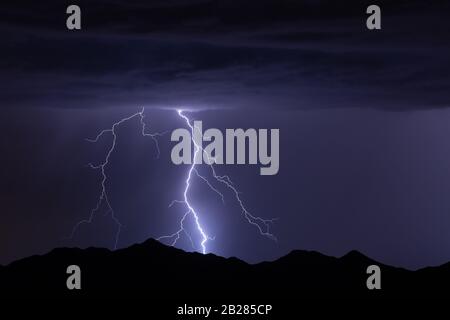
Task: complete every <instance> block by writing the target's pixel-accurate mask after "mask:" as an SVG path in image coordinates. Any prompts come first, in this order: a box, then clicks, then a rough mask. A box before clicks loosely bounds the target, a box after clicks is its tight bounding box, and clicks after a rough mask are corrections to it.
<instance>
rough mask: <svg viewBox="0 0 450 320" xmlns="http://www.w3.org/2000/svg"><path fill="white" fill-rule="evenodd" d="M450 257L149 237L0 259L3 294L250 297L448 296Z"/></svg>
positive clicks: (184, 297)
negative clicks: (253, 247)
mask: <svg viewBox="0 0 450 320" xmlns="http://www.w3.org/2000/svg"><path fill="white" fill-rule="evenodd" d="M372 264H376V265H378V266H379V267H380V268H381V290H368V289H367V286H366V280H367V278H368V277H369V275H368V274H367V273H366V270H367V267H368V266H369V265H372ZM69 265H78V266H79V267H80V269H81V286H82V288H81V290H68V289H67V287H66V280H67V278H68V277H69V275H68V274H67V273H66V270H67V267H68V266H69ZM449 285H450V263H447V264H444V265H442V266H439V267H428V268H424V269H421V270H417V271H409V270H405V269H402V268H395V267H391V266H387V265H384V264H381V263H378V262H376V261H374V260H372V259H370V258H368V257H366V256H364V255H363V254H361V253H359V252H357V251H351V252H349V253H348V254H346V255H344V256H342V257H340V258H335V257H331V256H326V255H323V254H320V253H318V252H314V251H301V250H296V251H292V252H291V253H289V254H288V255H286V256H284V257H281V258H280V259H278V260H276V261H271V262H262V263H258V264H248V263H246V262H243V261H241V260H239V259H237V258H223V257H219V256H216V255H213V254H206V255H203V254H200V253H195V252H194V253H190V252H184V251H182V250H180V249H176V248H173V247H169V246H165V245H163V244H161V243H160V242H158V241H156V240H152V239H150V240H147V241H145V242H143V243H141V244H135V245H132V246H130V247H128V248H125V249H120V250H116V251H110V250H108V249H101V248H87V249H79V248H58V249H54V250H52V251H51V252H49V253H47V254H45V255H42V256H32V257H28V258H25V259H22V260H18V261H16V262H13V263H11V264H9V265H7V266H0V290H1V291H0V292H1V295H2V297H57V298H108V297H112V298H133V297H155V298H158V299H172V298H178V299H191V298H193V297H195V298H196V299H208V300H211V299H215V300H218V299H229V298H230V294H231V295H232V298H235V299H239V298H246V299H248V298H249V297H252V298H254V299H266V300H267V299H289V298H296V299H297V298H315V297H317V298H322V297H326V298H347V297H348V298H359V299H361V298H362V299H364V298H368V299H372V298H375V299H377V298H429V297H437V298H439V297H442V298H444V297H446V296H447V293H446V291H447V288H448V286H449Z"/></svg>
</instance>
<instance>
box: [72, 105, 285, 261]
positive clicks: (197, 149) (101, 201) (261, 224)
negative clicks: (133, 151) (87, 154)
mask: <svg viewBox="0 0 450 320" xmlns="http://www.w3.org/2000/svg"><path fill="white" fill-rule="evenodd" d="M144 111H145V109H144V108H142V110H141V111H140V112H137V113H135V114H132V115H131V116H129V117H126V118H122V119H121V120H119V121H117V122H116V123H114V124H113V125H112V126H111V128H109V129H105V130H102V131H101V132H100V133H99V134H98V135H97V136H96V137H95V138H94V139H86V140H87V141H88V142H90V143H96V142H98V141H99V140H100V138H101V137H103V136H104V135H106V134H111V136H112V141H111V146H110V147H109V149H108V152H107V153H106V156H105V159H104V160H103V162H101V163H100V164H98V165H93V164H92V163H89V164H88V166H89V167H90V168H91V169H94V170H100V172H101V177H102V180H101V191H100V194H99V196H98V199H97V203H96V205H95V207H94V208H93V209H92V210H91V212H90V215H89V217H88V218H86V219H83V220H80V221H78V222H77V223H76V224H75V226H74V227H73V229H72V232H71V235H70V237H68V238H69V239H72V238H73V237H74V235H75V234H76V232H77V230H78V229H79V228H80V226H82V225H84V224H90V223H92V221H93V219H94V217H95V214H96V213H97V212H98V211H99V210H100V208H101V207H102V205H106V209H107V210H106V213H105V215H108V214H109V215H110V216H111V219H112V220H113V221H114V223H115V224H116V226H117V231H116V234H115V238H114V249H116V248H117V246H118V242H119V237H120V232H121V230H122V226H123V225H122V223H121V222H120V221H119V219H118V218H117V216H116V214H115V212H114V209H113V207H112V205H111V202H110V200H109V197H108V192H107V181H108V176H107V174H106V169H107V167H108V165H109V163H110V158H111V155H112V154H113V152H114V151H115V148H116V144H117V131H116V129H117V128H118V127H119V126H120V125H122V124H124V123H125V122H128V121H130V120H132V119H134V118H139V122H140V126H141V134H142V136H143V137H150V138H151V139H152V140H153V142H154V144H155V148H156V157H157V158H159V156H160V148H159V143H158V137H160V136H162V135H164V134H165V133H166V132H163V133H148V132H146V129H147V127H146V123H145V121H144V118H145V115H144ZM177 114H178V116H179V117H180V118H181V119H183V120H184V121H185V122H186V124H187V126H188V127H189V128H190V130H191V139H192V142H193V144H194V156H193V160H195V159H196V158H197V156H198V155H199V154H200V155H203V154H205V155H206V157H207V159H208V163H207V165H208V166H209V168H210V170H211V176H212V178H213V179H214V180H215V181H216V182H218V183H220V184H222V185H224V186H225V187H226V188H227V189H229V190H230V191H231V192H232V194H233V195H234V197H235V200H236V201H237V203H238V205H239V206H240V209H241V212H242V214H243V217H244V218H245V219H246V221H247V222H248V223H249V224H250V225H253V226H255V227H256V228H257V230H258V231H259V233H260V234H261V235H262V236H266V237H268V238H270V239H272V240H275V241H276V240H277V239H276V237H275V236H274V235H273V234H272V233H271V232H270V226H271V225H272V223H273V222H274V221H275V220H277V219H263V218H261V217H258V216H255V215H252V214H251V213H250V212H249V211H248V210H247V208H246V207H245V205H244V202H243V201H242V199H241V197H240V194H241V193H240V192H239V191H238V189H236V187H235V186H234V184H233V182H232V180H231V179H230V177H229V176H227V175H223V176H220V175H218V174H217V173H216V170H215V168H214V165H213V164H214V160H215V159H214V158H212V157H211V156H210V155H209V154H208V153H207V152H206V151H205V150H204V149H203V148H202V147H201V145H199V144H198V143H197V142H196V141H195V139H194V132H195V130H199V129H198V128H196V127H194V126H193V125H192V124H191V121H190V119H189V118H188V117H187V116H186V115H185V114H184V111H183V110H177ZM194 175H195V176H196V177H198V178H199V179H200V180H202V181H203V182H204V183H205V184H206V185H207V186H208V187H209V188H210V189H211V190H212V191H213V192H215V193H216V194H217V195H218V196H219V197H220V198H221V200H222V202H223V203H225V196H224V194H223V193H222V192H220V191H219V190H218V189H217V188H215V187H214V186H213V184H211V182H210V181H209V180H208V178H206V177H205V176H204V175H201V174H200V173H199V171H198V170H197V168H196V164H195V161H192V165H191V167H190V168H189V170H188V173H187V177H186V180H185V188H184V192H183V200H174V201H172V202H171V203H170V204H169V208H171V207H172V206H173V205H174V204H182V205H183V206H185V208H186V211H185V212H184V214H183V216H182V217H181V219H180V221H179V228H178V230H177V231H176V232H174V233H173V234H170V235H164V236H161V237H159V238H157V240H159V241H162V240H165V239H171V240H172V241H171V245H172V246H175V245H176V244H177V242H178V240H179V239H180V238H181V236H182V234H184V235H186V237H187V238H188V239H189V241H190V243H191V245H192V247H193V248H194V249H195V250H197V247H196V246H195V244H194V240H193V239H192V236H191V235H190V233H189V232H188V231H187V230H186V228H185V225H184V224H185V222H186V219H187V218H188V217H192V218H193V219H194V222H195V227H196V231H197V233H198V234H199V235H200V237H201V241H200V248H201V252H202V253H203V254H205V253H206V252H207V248H206V244H207V242H208V241H209V240H214V237H210V236H208V234H207V233H206V231H205V228H204V226H202V224H201V222H200V217H199V214H198V211H197V210H196V209H195V208H194V207H193V205H192V204H191V202H190V201H189V191H190V187H191V185H192V177H193V176H194Z"/></svg>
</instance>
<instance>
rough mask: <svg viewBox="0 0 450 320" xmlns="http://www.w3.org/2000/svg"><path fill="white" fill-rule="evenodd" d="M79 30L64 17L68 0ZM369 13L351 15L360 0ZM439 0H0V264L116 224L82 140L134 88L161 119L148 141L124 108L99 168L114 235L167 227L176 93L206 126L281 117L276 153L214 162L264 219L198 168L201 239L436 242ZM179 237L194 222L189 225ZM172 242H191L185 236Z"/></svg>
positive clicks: (445, 11)
mask: <svg viewBox="0 0 450 320" xmlns="http://www.w3.org/2000/svg"><path fill="white" fill-rule="evenodd" d="M72 3H76V4H78V5H79V6H80V7H81V10H82V30H80V31H68V30H67V29H66V18H67V15H66V13H65V11H66V8H67V6H68V5H70V4H72ZM372 3H376V4H378V5H379V6H380V7H381V10H382V30H377V31H369V30H367V28H366V18H367V15H366V13H365V11H366V8H367V6H368V5H370V4H372ZM449 14H450V3H449V2H448V1H437V0H432V1H401V0H399V1H376V2H373V1H357V0H351V1H345V4H344V1H340V2H339V1H332V0H315V1H314V0H295V1H294V0H292V1H287V0H286V1H280V0H259V1H206V0H187V1H182V0H171V1H169V0H160V1H143V0H140V1H138V0H134V1H119V0H116V1H98V0H96V1H75V2H73V1H56V0H55V1H3V2H2V3H1V5H0V17H1V18H0V35H1V42H0V115H1V116H0V125H1V128H2V134H1V135H0V149H1V150H2V153H1V160H0V163H1V166H0V200H1V202H0V204H1V206H0V212H1V214H0V264H6V263H9V262H11V261H13V260H15V259H18V258H22V257H25V256H29V255H32V254H42V253H45V252H47V251H48V250H50V249H52V248H54V247H59V246H80V247H87V246H104V247H109V248H111V246H112V245H113V243H114V233H115V231H116V226H115V225H114V223H113V222H112V220H111V218H110V216H108V215H105V212H104V210H103V211H102V210H100V211H99V213H98V214H97V215H96V216H95V219H94V221H93V223H92V224H90V225H83V226H82V227H81V228H80V229H79V230H78V232H77V233H76V234H75V236H74V238H73V239H71V240H66V239H65V238H66V237H67V236H68V235H70V233H71V230H72V228H73V226H74V225H75V224H76V223H77V221H79V220H80V219H85V218H87V217H89V213H90V210H91V209H92V208H93V207H95V204H96V201H97V198H98V196H99V193H100V179H101V176H100V173H99V172H98V171H93V170H91V169H90V168H89V167H88V166H87V164H88V163H91V162H92V163H95V164H98V163H99V162H101V161H102V160H103V159H104V156H105V154H106V152H107V150H108V147H109V145H110V143H111V137H110V136H105V137H104V138H103V139H101V140H100V141H99V142H98V143H97V144H91V143H89V142H87V141H86V140H85V139H86V138H93V137H95V136H96V135H97V133H99V132H100V131H101V130H103V129H107V128H109V127H110V126H111V125H112V124H113V123H114V122H116V121H118V120H120V119H121V118H123V117H126V116H129V115H131V114H133V113H135V112H138V111H140V110H141V108H142V107H145V108H146V109H145V115H146V118H145V121H146V122H147V126H148V129H149V130H150V131H169V134H167V135H165V136H163V137H162V138H161V139H160V146H161V157H160V158H159V159H157V158H156V157H155V154H156V153H155V147H154V144H153V142H152V140H151V139H148V138H144V137H142V136H141V135H140V127H139V121H138V120H137V119H134V120H132V121H130V122H127V123H126V124H124V125H123V126H121V127H120V129H118V133H119V135H118V140H117V148H116V152H115V153H114V154H113V155H112V157H111V165H110V166H109V167H108V169H107V172H108V176H109V180H108V183H107V187H108V193H109V198H110V201H111V204H112V206H113V207H114V209H115V212H116V215H117V217H118V218H119V219H120V220H121V222H122V224H123V229H122V233H121V236H120V241H119V247H121V248H122V247H126V246H129V245H131V244H133V243H136V242H141V241H144V240H146V239H147V238H149V237H158V236H161V235H164V234H170V233H173V232H174V231H176V229H177V226H178V225H177V223H178V222H177V221H178V219H179V218H180V216H181V215H182V214H183V212H184V211H183V208H179V207H178V208H177V207H176V206H175V207H172V208H168V204H169V203H170V202H171V201H172V200H174V199H180V198H181V197H182V193H183V189H184V179H185V176H186V172H187V169H188V166H186V165H181V166H175V165H173V164H172V162H171V160H170V151H171V148H172V147H173V145H174V143H173V142H171V141H170V132H171V131H172V130H174V129H176V128H181V127H185V123H183V121H181V120H180V118H179V117H178V116H177V113H176V112H175V108H179V107H182V108H185V109H189V110H191V112H190V113H189V117H190V118H192V119H197V120H202V121H203V126H204V128H205V129H206V128H220V129H225V128H267V129H270V128H279V129H280V171H279V173H278V174H277V175H274V176H260V175H259V166H250V165H242V166H236V165H235V166H232V165H223V166H217V170H218V172H219V173H220V174H227V175H229V176H230V177H231V178H232V179H233V181H234V182H235V184H236V186H238V188H239V189H240V191H241V192H242V198H243V200H244V201H245V204H246V206H247V208H248V209H249V210H250V211H251V212H252V213H253V214H255V215H258V216H261V217H265V218H273V217H277V218H278V220H277V221H276V223H274V225H273V229H272V232H273V233H274V234H275V235H276V236H277V238H278V241H277V242H274V241H272V240H270V239H267V238H265V237H262V236H261V235H259V234H258V232H257V230H256V229H255V228H254V227H252V226H250V225H248V224H246V223H245V220H244V219H243V217H242V215H241V213H240V210H239V208H238V206H237V204H236V203H235V202H234V201H233V198H232V196H231V194H230V193H227V192H226V190H223V191H224V193H225V195H226V203H225V205H223V204H222V203H221V201H220V198H218V197H217V195H216V194H215V193H214V192H211V190H208V188H207V187H206V186H205V185H204V184H202V183H201V181H199V180H198V179H197V180H195V182H194V184H193V187H192V191H191V199H192V202H193V203H194V204H195V206H196V208H198V211H199V214H200V217H201V219H202V223H203V224H204V225H205V228H206V229H207V230H208V233H209V234H210V235H211V236H214V237H215V240H213V241H210V242H208V251H209V252H212V253H215V254H218V255H223V256H237V257H239V258H241V259H244V260H246V261H249V262H259V261H263V260H273V259H276V258H278V257H280V256H282V255H284V254H286V253H288V252H289V251H291V250H293V249H306V250H317V251H320V252H322V253H324V254H329V255H334V256H340V255H343V254H345V253H346V252H348V251H350V250H352V249H356V250H359V251H361V252H362V253H364V254H366V255H369V256H370V257H372V258H374V259H376V260H379V261H380V262H383V263H386V264H391V265H395V266H403V267H407V268H411V269H415V268H418V267H423V266H428V265H437V264H441V263H444V262H447V261H449V260H450V232H449V230H450V196H449V195H450V141H449V137H450V109H449V107H450V93H449V92H450V41H449V40H450V36H449V35H450V20H449V18H448V16H449ZM193 238H194V240H196V241H198V240H199V239H198V237H196V235H195V233H194V234H193ZM179 247H180V248H183V249H185V250H192V248H191V247H190V243H189V241H188V240H186V239H182V240H181V241H180V243H179Z"/></svg>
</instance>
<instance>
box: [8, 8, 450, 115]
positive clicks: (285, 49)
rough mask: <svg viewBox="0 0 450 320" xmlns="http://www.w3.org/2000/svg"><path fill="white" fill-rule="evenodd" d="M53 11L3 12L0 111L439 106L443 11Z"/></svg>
mask: <svg viewBox="0 0 450 320" xmlns="http://www.w3.org/2000/svg"><path fill="white" fill-rule="evenodd" d="M68 4H69V3H65V2H61V1H40V2H29V1H15V2H14V3H6V4H3V5H2V9H1V11H0V14H1V16H2V22H1V25H2V29H3V31H4V32H3V33H4V34H3V36H2V38H3V42H2V61H1V62H0V68H1V82H2V85H1V87H2V90H1V96H0V98H1V99H2V101H8V102H15V104H17V105H31V104H36V103H39V104H40V105H45V106H52V107H61V106H70V107H101V106H110V105H130V104H131V105H134V104H145V105H161V104H163V105H167V104H168V105H179V104H183V105H191V106H195V105H197V104H200V105H201V106H202V107H203V106H216V107H267V108H289V109H303V108H330V107H374V108H383V109H395V110H409V109H417V108H436V107H448V106H449V101H448V98H447V96H446V94H445V93H446V92H447V91H449V90H450V88H449V83H450V81H449V80H450V79H449V74H450V70H449V68H450V63H449V59H450V58H449V56H450V55H449V52H450V49H449V43H448V32H449V31H450V30H449V26H450V24H449V23H448V22H447V21H448V19H447V18H446V16H445V12H449V5H448V4H447V3H446V2H445V1H431V2H426V3H425V2H423V1H395V2H394V3H393V2H392V1H390V2H380V3H379V4H380V5H381V7H382V13H383V16H382V25H383V30H382V31H376V32H369V31H368V30H367V29H366V28H365V17H366V16H365V9H366V7H367V5H368V4H370V3H369V2H367V1H347V2H345V5H344V4H342V3H339V2H336V1H281V2H280V1H275V0H265V1H246V2H242V1H240V2H234V1H194V0H191V1H80V2H77V4H79V5H80V6H81V8H82V18H83V20H82V26H83V30H82V31H79V32H69V31H67V30H66V29H65V18H66V15H65V8H66V6H67V5H68Z"/></svg>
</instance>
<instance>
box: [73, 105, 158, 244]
mask: <svg viewBox="0 0 450 320" xmlns="http://www.w3.org/2000/svg"><path fill="white" fill-rule="evenodd" d="M144 111H145V108H142V110H141V111H140V112H136V113H135V114H133V115H131V116H129V117H126V118H123V119H121V120H119V121H117V122H116V123H114V124H113V125H112V126H111V128H109V129H105V130H102V131H101V132H100V133H99V134H98V135H97V136H96V137H95V138H94V139H86V141H88V142H90V143H96V142H98V141H99V140H100V138H101V137H102V136H104V135H105V134H111V136H112V142H111V146H110V148H109V149H108V152H107V153H106V157H105V159H104V160H103V162H101V163H100V164H98V165H93V164H92V163H89V164H88V166H89V167H90V168H91V169H94V170H100V172H101V177H102V180H101V191H100V195H99V196H98V200H97V204H96V206H95V207H94V208H93V209H92V210H91V213H90V215H89V217H88V218H87V219H83V220H80V221H78V222H77V223H76V224H75V226H74V227H73V229H72V233H71V234H70V237H69V239H72V238H73V237H74V235H75V233H76V232H77V230H78V228H79V227H80V226H81V225H83V224H90V223H92V221H93V219H94V217H95V214H96V213H97V212H98V211H99V210H100V208H101V206H102V205H106V209H107V210H106V213H105V215H107V214H110V216H111V219H112V220H113V221H114V223H115V224H116V226H117V231H116V234H115V238H114V249H117V245H118V243H119V237H120V232H121V230H122V223H121V222H120V221H119V219H118V218H117V216H116V214H115V212H114V209H113V207H112V205H111V202H110V201H109V197H108V192H107V188H106V183H107V180H108V176H107V174H106V168H107V166H108V165H109V161H110V158H111V155H112V154H113V152H114V151H115V148H116V143H117V132H116V129H117V128H118V127H119V126H120V125H122V124H123V123H125V122H127V121H130V120H132V119H134V118H139V123H140V125H141V134H142V136H143V137H150V138H151V139H152V140H153V142H154V143H155V147H156V158H159V156H160V153H161V151H160V148H159V143H158V137H160V136H162V135H164V134H165V132H163V133H147V132H146V130H147V127H146V123H145V121H144V118H145V114H144Z"/></svg>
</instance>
